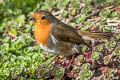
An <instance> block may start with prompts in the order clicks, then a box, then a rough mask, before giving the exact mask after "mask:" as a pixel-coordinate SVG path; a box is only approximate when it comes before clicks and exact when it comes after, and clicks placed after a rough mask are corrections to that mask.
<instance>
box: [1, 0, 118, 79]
mask: <svg viewBox="0 0 120 80" xmlns="http://www.w3.org/2000/svg"><path fill="white" fill-rule="evenodd" d="M38 10H47V11H50V12H51V13H52V14H53V15H55V16H56V17H57V18H59V19H60V20H61V21H63V22H64V23H66V24H68V25H70V26H72V27H74V28H76V29H79V30H85V31H98V32H113V33H117V34H116V35H115V36H114V38H113V40H111V41H109V42H106V41H105V40H101V41H98V42H99V43H101V44H99V45H96V46H95V47H94V49H93V52H91V53H88V51H89V50H90V49H89V48H88V47H87V46H86V45H85V46H83V47H82V48H81V52H82V54H80V55H79V56H77V57H76V58H75V64H73V65H72V66H71V68H70V70H69V72H68V71H66V68H65V66H63V65H59V66H58V67H55V61H53V62H52V63H50V62H51V61H52V59H53V58H54V57H55V56H54V55H53V54H48V53H47V52H45V51H43V50H41V49H40V47H39V46H38V45H37V44H36V43H35V40H34V36H33V30H34V26H33V23H32V22H31V21H29V18H30V17H31V15H32V14H33V13H34V12H36V11H38ZM119 32H120V0H0V80H50V79H51V80H68V79H70V80H72V79H73V80H120V76H119V75H120V34H118V33H119ZM59 61H61V63H63V62H64V60H63V58H62V56H59ZM49 63H50V64H49ZM47 64H49V67H47V68H46V67H44V66H45V65H47Z"/></svg>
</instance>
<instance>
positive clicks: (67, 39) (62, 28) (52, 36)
mask: <svg viewBox="0 0 120 80" xmlns="http://www.w3.org/2000/svg"><path fill="white" fill-rule="evenodd" d="M31 20H33V21H34V36H35V39H36V42H37V44H38V45H40V47H41V48H42V49H43V50H45V51H48V52H51V53H54V54H57V55H65V56H70V55H72V54H74V53H79V49H80V45H81V44H86V41H95V40H96V39H107V40H108V39H110V38H111V36H112V33H102V32H88V31H80V30H76V29H75V28H73V27H71V26H69V25H67V24H65V23H63V22H61V21H60V20H58V19H57V18H56V17H55V16H53V15H52V14H51V13H50V12H48V11H44V10H40V11H38V12H36V13H34V14H33V15H32V18H31Z"/></svg>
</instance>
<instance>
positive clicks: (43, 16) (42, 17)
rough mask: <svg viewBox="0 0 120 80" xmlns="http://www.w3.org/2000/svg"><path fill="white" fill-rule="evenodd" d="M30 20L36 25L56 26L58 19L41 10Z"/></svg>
mask: <svg viewBox="0 0 120 80" xmlns="http://www.w3.org/2000/svg"><path fill="white" fill-rule="evenodd" d="M30 20H33V21H34V23H35V24H36V23H39V24H56V23H57V21H58V20H57V19H56V18H55V17H54V16H53V15H52V14H51V13H50V12H48V11H44V10H40V11H38V12H36V13H34V14H33V15H32V18H30Z"/></svg>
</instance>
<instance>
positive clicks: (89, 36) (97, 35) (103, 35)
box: [77, 31, 113, 40]
mask: <svg viewBox="0 0 120 80" xmlns="http://www.w3.org/2000/svg"><path fill="white" fill-rule="evenodd" d="M77 32H78V34H79V35H80V36H82V37H83V38H84V39H86V40H94V39H107V40H110V39H111V38H112V37H113V33H112V32H87V31H77Z"/></svg>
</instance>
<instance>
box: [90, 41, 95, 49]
mask: <svg viewBox="0 0 120 80" xmlns="http://www.w3.org/2000/svg"><path fill="white" fill-rule="evenodd" d="M91 45H92V50H91V51H93V50H94V46H95V41H92V44H91Z"/></svg>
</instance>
